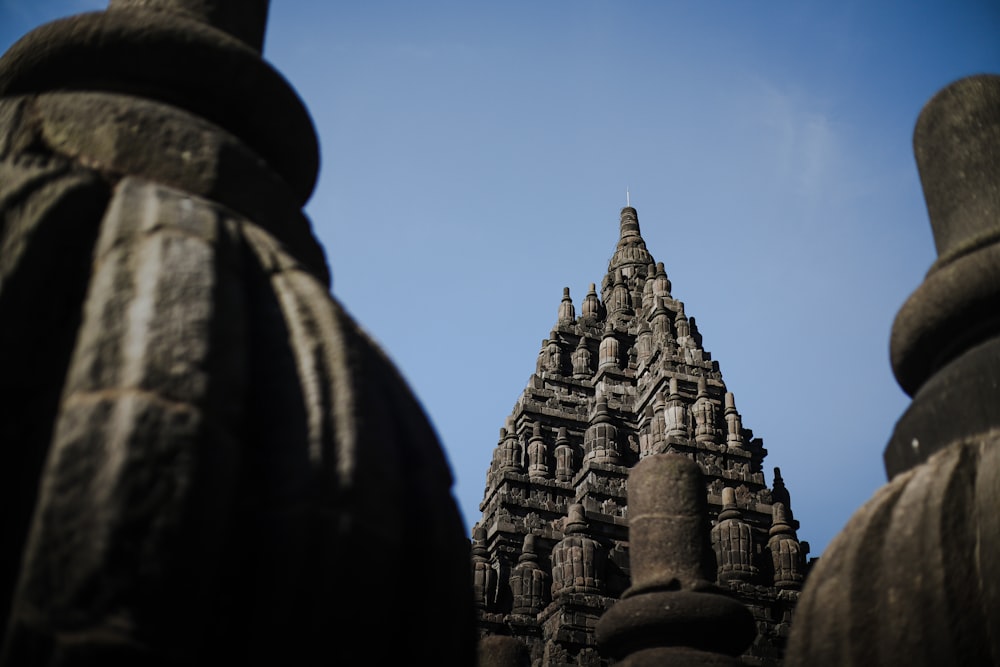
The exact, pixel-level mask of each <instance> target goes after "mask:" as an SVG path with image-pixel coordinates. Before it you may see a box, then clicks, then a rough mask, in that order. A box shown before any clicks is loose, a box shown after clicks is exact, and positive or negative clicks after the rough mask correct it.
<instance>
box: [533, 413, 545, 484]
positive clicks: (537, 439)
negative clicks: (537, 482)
mask: <svg viewBox="0 0 1000 667" xmlns="http://www.w3.org/2000/svg"><path fill="white" fill-rule="evenodd" d="M548 458H549V457H548V450H547V449H546V447H545V439H544V438H543V437H542V425H541V423H540V422H535V424H534V426H533V427H532V432H531V438H530V439H529V440H528V477H530V478H532V479H544V478H546V477H548V476H549V463H548Z"/></svg>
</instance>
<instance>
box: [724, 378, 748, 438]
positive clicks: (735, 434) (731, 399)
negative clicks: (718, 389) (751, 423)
mask: <svg viewBox="0 0 1000 667" xmlns="http://www.w3.org/2000/svg"><path fill="white" fill-rule="evenodd" d="M725 417H726V445H728V446H729V447H743V443H744V440H743V420H742V419H740V413H739V412H737V411H736V397H735V396H734V395H733V392H731V391H727V392H726V410H725Z"/></svg>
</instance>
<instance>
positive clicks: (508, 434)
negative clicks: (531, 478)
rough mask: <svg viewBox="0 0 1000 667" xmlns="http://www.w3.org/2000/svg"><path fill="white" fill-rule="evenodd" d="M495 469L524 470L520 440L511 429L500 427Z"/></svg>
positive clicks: (515, 471)
mask: <svg viewBox="0 0 1000 667" xmlns="http://www.w3.org/2000/svg"><path fill="white" fill-rule="evenodd" d="M496 457H497V470H499V471H500V472H513V473H520V472H524V462H523V452H522V448H521V441H520V440H518V437H517V433H515V432H514V431H513V429H511V430H508V429H506V428H501V429H500V443H499V444H498V445H497V454H496Z"/></svg>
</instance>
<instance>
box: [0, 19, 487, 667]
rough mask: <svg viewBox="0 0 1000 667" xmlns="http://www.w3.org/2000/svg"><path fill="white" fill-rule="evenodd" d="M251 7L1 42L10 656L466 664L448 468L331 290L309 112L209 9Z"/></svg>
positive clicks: (3, 426) (63, 27)
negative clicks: (401, 607) (317, 219)
mask: <svg viewBox="0 0 1000 667" xmlns="http://www.w3.org/2000/svg"><path fill="white" fill-rule="evenodd" d="M243 9H245V7H244V6H243V5H242V4H241V3H236V2H214V3H207V2H200V0H160V1H157V0H148V1H146V0H120V1H116V2H113V3H112V8H111V9H110V10H109V11H108V12H104V13H95V14H92V15H87V16H82V17H77V18H73V19H68V20H66V21H63V22H57V23H56V24H53V25H50V26H47V27H44V28H42V29H40V30H39V31H36V32H35V33H33V34H32V35H30V36H29V37H27V38H25V39H24V40H22V41H21V42H20V43H18V44H17V45H16V46H15V47H13V48H12V49H11V51H9V52H8V53H7V54H6V55H5V56H4V57H3V58H2V59H0V95H4V96H5V97H3V98H2V99H0V122H3V123H4V124H5V125H3V126H0V248H2V249H3V253H2V254H0V343H3V345H0V365H2V367H3V368H4V373H3V374H2V375H0V389H2V390H3V396H2V399H3V400H0V442H2V443H3V444H4V445H5V446H7V450H8V459H6V460H5V462H4V465H3V466H0V511H3V512H4V519H5V521H4V525H5V527H7V530H8V532H7V533H6V534H5V539H4V540H3V541H0V568H2V569H0V585H2V588H0V594H2V598H0V609H2V610H3V612H2V613H8V612H9V617H6V618H3V619H0V621H4V622H3V624H2V627H4V628H6V634H5V635H4V637H3V644H2V648H0V664H3V665H5V666H8V665H9V666H12V667H13V666H15V665H16V666H17V667H20V666H21V665H41V664H45V665H60V666H67V667H70V666H76V665H91V664H102V665H110V664H123V665H136V666H138V665H195V664H205V665H208V664H230V663H233V664H246V665H272V664H315V662H316V661H317V660H320V661H322V662H331V661H333V662H343V663H345V664H409V663H411V662H412V663H414V664H424V663H427V664H438V665H469V664H472V663H474V661H475V659H476V657H475V656H476V653H475V632H474V627H473V620H474V617H473V615H472V609H473V600H472V585H471V584H472V582H471V579H470V577H469V566H468V564H469V556H470V552H469V547H468V543H467V541H466V540H465V538H464V536H463V534H462V532H463V531H462V525H461V519H460V516H459V514H458V511H457V507H456V505H455V502H454V499H453V497H452V496H451V484H452V478H451V473H450V470H449V468H448V465H447V461H446V460H445V458H444V455H443V452H442V450H441V447H440V444H439V442H438V440H437V438H436V436H435V434H434V431H433V429H432V428H431V426H430V424H429V423H428V421H427V418H426V416H425V414H424V413H423V411H422V409H421V408H420V406H419V404H418V402H417V401H416V399H415V398H414V397H413V395H412V393H411V392H410V390H409V388H408V387H407V385H406V383H405V382H404V381H403V379H402V378H401V377H400V375H399V373H398V372H397V371H396V369H395V368H394V366H393V365H392V363H391V361H390V360H389V359H387V358H386V357H385V355H384V354H383V353H382V351H381V350H380V349H379V348H378V346H377V345H376V344H375V343H373V342H372V340H371V339H370V338H369V337H368V336H367V335H366V334H365V333H364V332H363V331H362V330H361V329H360V327H358V325H357V324H356V323H355V322H354V321H353V320H352V319H351V318H350V316H348V315H347V314H346V312H345V311H344V309H343V308H342V307H341V306H340V304H339V303H338V302H337V301H336V300H335V299H333V298H332V297H331V295H330V293H329V291H328V287H329V275H328V273H327V268H326V265H325V261H324V259H323V257H322V252H321V251H320V250H319V246H318V244H317V242H316V240H315V238H313V237H312V235H311V232H310V230H309V223H308V220H306V218H305V217H304V216H303V215H302V212H301V210H300V206H301V203H302V202H304V200H305V198H306V197H307V196H308V194H309V191H310V190H311V187H312V181H313V179H314V178H315V169H316V154H315V137H314V135H313V133H312V128H311V124H310V123H309V119H308V116H307V115H306V114H305V111H304V109H303V108H302V107H301V105H300V103H299V102H298V99H297V98H296V97H295V95H294V92H293V91H291V89H290V88H289V87H288V86H287V84H286V83H285V82H284V81H283V79H281V77H280V75H278V74H277V73H276V72H274V71H273V70H271V69H270V68H269V67H268V66H267V65H266V64H264V63H263V61H261V60H260V58H259V54H258V53H257V52H256V51H255V50H254V48H251V47H248V46H246V45H243V44H242V43H240V42H239V41H238V40H236V39H234V38H233V37H232V36H230V35H227V34H226V33H225V32H221V31H220V30H217V29H216V27H212V25H209V24H210V23H212V24H216V25H217V27H219V28H222V30H227V31H229V32H230V33H232V34H234V35H237V36H240V37H241V38H246V39H250V40H251V41H253V40H254V39H255V38H254V37H253V35H254V34H259V35H262V34H263V24H262V22H261V21H262V17H263V13H266V11H264V12H263V13H262V12H261V10H266V3H259V2H258V3H254V11H253V12H249V11H247V12H244V11H243ZM255 13H256V15H257V17H258V19H260V20H257V21H250V22H249V23H248V24H246V25H243V24H242V23H241V21H242V20H243V18H245V17H246V16H251V15H252V14H255ZM234 22H235V23H234ZM258 41H259V40H258ZM256 48H257V49H258V50H259V43H258V44H257V45H256ZM69 90H72V91H73V92H68V91H69ZM286 123H291V125H287V124H286ZM274 127H281V128H282V129H283V131H282V132H281V133H275V132H273V128H274ZM8 443H9V444H8ZM8 517H9V520H8ZM29 531H30V533H29ZM22 555H23V557H22ZM401 562H405V567H401V566H400V563H401ZM400 600H409V601H414V600H419V603H418V604H419V608H420V610H421V613H420V614H418V615H416V616H414V617H413V618H410V619H407V620H405V621H403V620H401V619H399V618H398V617H397V616H396V615H393V614H391V613H389V612H387V610H386V605H387V604H394V603H396V602H398V601H400ZM415 604H417V603H415ZM386 623H391V624H393V637H394V640H393V641H391V642H377V643H368V642H364V641H360V639H361V638H364V637H367V636H370V635H371V634H372V630H373V628H378V629H381V628H383V627H384V625H385V624H386ZM442 627H446V628H448V632H447V636H443V635H442V634H441V633H440V629H441V628H442Z"/></svg>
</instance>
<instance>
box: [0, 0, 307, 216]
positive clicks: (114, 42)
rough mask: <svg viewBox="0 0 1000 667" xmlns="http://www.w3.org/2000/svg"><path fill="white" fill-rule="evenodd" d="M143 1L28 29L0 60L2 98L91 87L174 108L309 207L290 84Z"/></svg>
mask: <svg viewBox="0 0 1000 667" xmlns="http://www.w3.org/2000/svg"><path fill="white" fill-rule="evenodd" d="M145 4H147V3H142V2H116V3H112V9H109V10H108V11H103V12H91V13H87V14H79V15H76V16H71V17H68V18H65V19H60V20H57V21H53V22H51V23H47V24H45V25H43V26H40V27H38V28H36V29H35V30H33V31H31V32H29V33H28V34H27V35H25V36H24V37H22V38H21V39H20V40H19V41H17V42H16V43H15V44H14V45H13V46H11V47H10V49H8V50H7V52H6V53H5V54H3V56H2V58H0V96H9V95H20V94H32V93H43V92H49V91H53V90H66V89H72V90H91V91H104V92H117V93H126V94H132V95H135V96H138V97H144V98H147V99H152V100H157V101H159V102H163V103H166V104H170V105H173V106H176V107H179V108H181V109H184V110H186V111H189V112H191V113H193V114H196V115H198V116H201V117H202V118H205V119H207V120H209V121H211V122H212V123H215V124H216V125H218V126H219V127H222V128H224V129H225V130H227V131H229V132H230V133H232V134H233V135H235V136H237V137H239V138H240V139H241V140H242V141H244V142H246V144H247V145H248V146H249V147H250V148H251V149H253V150H254V152H256V153H257V154H258V155H260V157H262V158H263V159H264V160H266V161H267V163H268V164H269V165H270V167H271V168H272V169H273V170H274V171H275V172H277V173H278V174H279V175H280V176H281V177H282V178H283V179H284V181H285V182H286V183H287V184H288V186H289V189H290V190H291V192H292V193H293V194H294V195H295V197H296V199H297V200H298V202H299V204H300V205H303V204H305V202H306V201H308V199H309V197H310V196H311V194H312V191H313V188H314V187H315V184H316V177H317V175H318V172H319V146H318V142H317V139H316V132H315V129H314V127H313V124H312V119H311V118H310V116H309V113H308V111H307V110H306V108H305V105H304V104H303V103H302V101H301V100H300V99H299V97H298V95H297V94H296V93H295V91H294V90H293V89H292V87H291V86H290V85H289V84H288V82H287V81H286V80H285V79H284V78H283V77H282V76H281V74H279V73H278V72H277V70H275V69H274V68H272V67H271V66H270V65H269V64H268V63H267V62H265V61H264V60H263V59H262V58H261V57H260V54H259V53H258V51H257V50H255V49H254V47H253V46H249V45H247V43H245V42H243V41H242V40H241V39H239V38H238V37H234V36H233V35H232V34H230V33H228V32H225V31H224V30H222V29H219V28H217V27H215V26H213V25H210V24H207V23H203V22H201V21H200V20H196V18H195V15H193V14H190V13H176V12H173V11H166V10H163V9H162V8H155V9H150V8H146V7H145V6H144V5H145ZM182 4H183V3H182ZM188 4H199V3H198V2H195V0H190V2H188ZM118 5H124V6H122V7H120V8H118Z"/></svg>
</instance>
